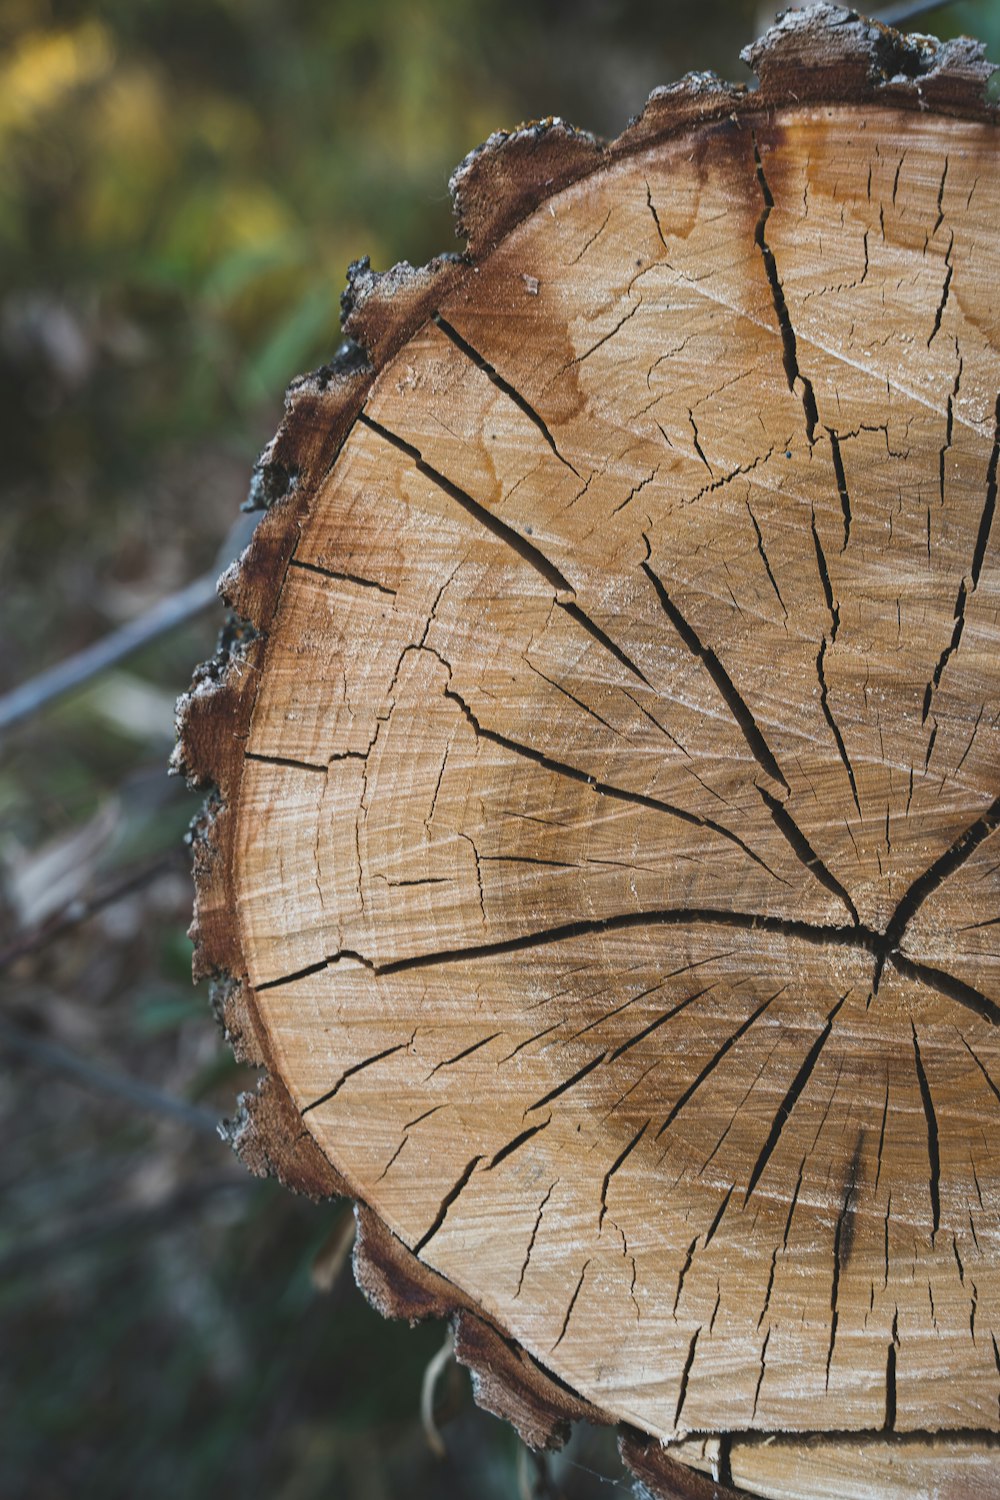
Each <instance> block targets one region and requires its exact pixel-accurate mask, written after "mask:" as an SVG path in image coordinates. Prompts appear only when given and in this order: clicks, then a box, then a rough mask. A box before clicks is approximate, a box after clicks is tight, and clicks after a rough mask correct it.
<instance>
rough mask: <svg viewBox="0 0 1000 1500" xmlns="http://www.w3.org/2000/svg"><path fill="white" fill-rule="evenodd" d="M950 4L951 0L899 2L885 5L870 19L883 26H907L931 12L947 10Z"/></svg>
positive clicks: (910, 0)
mask: <svg viewBox="0 0 1000 1500" xmlns="http://www.w3.org/2000/svg"><path fill="white" fill-rule="evenodd" d="M951 4H952V0H900V3H899V4H898V5H886V6H883V7H882V9H881V10H877V11H875V13H874V15H873V17H872V19H873V20H875V21H881V22H882V24H883V25H884V26H908V25H909V24H910V22H911V21H919V19H920V17H921V16H926V15H930V13H931V11H935V10H947V9H948V8H949V6H950V5H951Z"/></svg>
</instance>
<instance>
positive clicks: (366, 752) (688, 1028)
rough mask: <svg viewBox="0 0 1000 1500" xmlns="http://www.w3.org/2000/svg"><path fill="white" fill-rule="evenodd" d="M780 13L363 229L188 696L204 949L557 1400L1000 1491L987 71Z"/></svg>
mask: <svg viewBox="0 0 1000 1500" xmlns="http://www.w3.org/2000/svg"><path fill="white" fill-rule="evenodd" d="M748 60H749V61H750V62H751V63H752V64H753V66H754V68H755V69H756V71H757V74H758V76H759V79H760V88H759V90H758V91H755V92H746V91H744V90H742V89H738V88H729V87H726V86H724V85H722V84H720V83H719V82H718V81H717V80H715V79H714V78H712V77H710V76H707V75H699V76H695V77H692V78H689V79H687V80H685V81H684V82H683V83H682V84H680V85H678V86H676V87H673V88H670V89H662V90H658V91H657V92H656V93H654V95H653V96H652V98H651V99H650V101H649V103H648V105H647V107H646V109H645V111H644V112H643V114H642V115H641V116H640V117H639V118H638V119H637V120H636V121H635V122H633V123H632V124H631V125H630V126H629V128H628V129H627V130H626V131H625V132H624V134H623V135H622V136H620V137H619V138H618V140H616V141H614V142H612V143H611V144H609V145H604V144H602V143H600V142H598V141H596V140H594V139H593V138H591V137H589V136H586V135H583V134H581V133H579V132H576V131H572V130H570V129H569V128H568V127H566V126H564V125H563V124H562V123H561V122H560V121H546V122H544V123H542V124H538V125H532V126H528V127H523V128H522V129H521V130H519V131H516V132H514V133H513V134H510V135H498V136H494V137H493V138H491V140H490V141H489V142H487V144H486V146H485V147H483V148H482V149H481V151H480V152H478V153H474V154H473V155H472V156H471V157H470V158H468V159H467V161H466V162H464V163H463V164H462V166H461V167H460V168H459V170H458V172H457V173H456V174H455V177H454V179H453V191H454V193H455V198H456V208H457V215H458V220H459V224H460V227H461V230H462V232H463V233H464V234H465V235H466V237H467V240H468V252H467V254H466V255H465V256H464V257H462V258H461V259H447V258H446V259H443V260H441V261H438V262H435V263H432V264H431V265H430V266H428V267H426V268H425V269H423V270H421V271H413V270H412V269H411V268H409V267H408V266H402V267H397V268H396V269H395V270H394V271H392V272H389V273H386V274H385V275H377V274H375V273H373V272H371V271H370V269H369V268H368V267H367V265H366V264H360V265H356V266H354V267H352V269H351V276H350V285H349V290H348V293H347V294H346V297H345V311H346V323H345V327H346V331H347V333H348V335H349V336H350V338H351V340H352V341H353V342H352V344H351V345H350V346H349V348H348V350H347V352H346V353H345V354H343V355H342V356H341V357H340V359H339V360H338V361H335V362H334V364H333V365H332V366H330V367H328V368H326V369H324V370H322V371H320V372H318V373H317V374H316V375H314V376H311V377H309V378H307V379H305V380H302V381H299V382H297V383H296V384H295V385H294V386H293V387H292V389H291V391H290V393H289V398H288V411H287V416H286V419H285V422H284V424H283V426H282V428H281V429H280V431H279V433H278V435H277V437H276V438H275V440H274V442H273V444H272V445H271V447H270V448H269V449H268V450H267V452H266V453H265V455H264V458H263V459H262V461H261V464H260V466H259V469H258V478H257V490H258V494H259V496H260V497H261V499H262V501H263V502H264V503H265V504H266V505H267V506H268V513H267V515H266V516H265V517H264V518H263V520H262V521H261V523H260V525H259V527H258V530H257V532H256V534H255V536H254V539H253V541H252V543H251V545H250V547H249V548H248V550H247V552H246V553H245V555H244V557H243V559H242V561H241V563H240V564H239V566H238V567H237V568H235V569H234V570H233V571H231V572H230V573H229V574H228V575H227V576H226V578H225V579H224V580H223V585H222V587H223V593H224V596H225V598H226V600H227V602H228V603H229V604H230V606H231V608H232V610H233V611H234V617H235V619H236V621H237V622H238V623H237V624H236V625H234V627H233V628H232V630H231V631H230V635H229V637H228V638H227V641H226V643H225V646H224V649H223V652H222V654H221V655H220V658H219V659H218V660H217V661H216V662H214V663H211V664H209V665H208V666H207V667H206V668H203V669H202V671H201V673H200V675H199V676H198V677H197V678H196V682H195V685H194V687H193V689H192V691H191V693H190V695H189V696H188V698H187V699H186V700H185V701H184V702H183V704H182V706H181V714H180V729H181V737H180V745H179V751H178V765H179V766H180V767H181V768H183V769H184V770H185V771H186V773H187V774H188V775H189V776H190V777H191V779H192V780H193V781H194V782H195V783H198V784H202V785H209V786H210V787H212V788H213V791H212V795H211V796H210V799H209V804H208V807H207V809H206V812H205V814H204V816H203V818H202V820H201V822H200V824H199V827H198V829H197V830H196V837H195V867H196V879H197V893H198V894H197V909H196V917H195V924H194V928H193V935H194V937H195V941H196V972H198V973H200V974H214V975H216V976H224V978H223V983H222V986H221V991H220V994H221V1002H220V1003H221V1006H222V1009H223V1013H224V1016H225V1020H226V1025H227V1027H228V1028H229V1030H230V1032H231V1033H232V1035H233V1036H234V1039H235V1042H236V1045H237V1048H238V1052H239V1055H240V1056H241V1057H242V1058H244V1059H245V1060H247V1061H250V1062H252V1063H254V1064H256V1065H258V1066H260V1067H261V1068H262V1069H264V1070H265V1074H264V1082H263V1084H262V1089H261V1092H260V1093H259V1095H257V1096H255V1097H254V1098H252V1099H251V1100H249V1101H247V1103H246V1106H245V1109H244V1112H243V1114H242V1116H241V1119H240V1121H239V1122H238V1125H237V1127H236V1128H235V1131H234V1134H235V1136H236V1139H237V1144H238V1145H239V1147H240V1149H241V1150H242V1152H243V1154H244V1157H245V1159H246V1160H247V1162H248V1164H249V1165H250V1166H251V1167H253V1168H254V1169H256V1170H266V1169H271V1170H274V1171H276V1172H277V1173H278V1175H279V1176H280V1177H281V1178H282V1179H283V1180H284V1181H285V1182H286V1183H288V1184H289V1185H290V1186H291V1187H294V1188H297V1189H299V1190H301V1191H305V1192H309V1193H313V1194H328V1193H337V1192H347V1193H350V1194H351V1195H353V1196H354V1197H355V1198H356V1199H357V1200H358V1203H359V1205H360V1207H359V1215H360V1223H361V1228H362V1232H361V1234H360V1237H359V1241H358V1248H357V1251H356V1270H357V1275H358V1280H359V1282H360V1284H361V1285H362V1287H363V1288H364V1289H365V1290H366V1291H367V1293H368V1294H369V1296H371V1297H372V1299H373V1300H374V1301H375V1303H376V1305H377V1306H379V1307H381V1308H382V1309H383V1311H385V1312H387V1313H390V1314H392V1315H396V1316H400V1315H402V1316H410V1317H413V1318H417V1317H424V1316H445V1315H451V1316H453V1317H455V1318H456V1319H457V1324H458V1336H457V1347H458V1354H459V1357H460V1358H461V1359H462V1360H463V1362H465V1363H467V1364H469V1365H470V1367H471V1368H472V1369H473V1371H474V1372H475V1374H476V1380H477V1386H478V1390H479V1392H480V1397H481V1399H482V1400H483V1401H484V1404H486V1405H487V1406H489V1408H490V1409H491V1410H494V1411H498V1412H500V1413H501V1414H502V1415H504V1416H506V1417H508V1418H509V1419H510V1420H511V1421H513V1422H514V1423H515V1425H516V1426H517V1427H518V1428H519V1430H520V1431H521V1432H522V1434H523V1435H524V1436H525V1438H526V1439H527V1440H528V1441H529V1442H531V1443H533V1444H535V1445H543V1444H546V1443H555V1442H558V1441H560V1440H561V1439H562V1437H564V1436H565V1432H566V1430H567V1423H568V1422H569V1421H572V1420H574V1419H576V1418H579V1417H588V1418H589V1419H590V1420H596V1421H605V1422H609V1423H620V1424H623V1427H622V1432H623V1438H622V1445H623V1452H624V1454H625V1456H626V1459H627V1461H628V1462H629V1463H630V1464H631V1465H632V1467H633V1469H634V1470H635V1472H636V1473H638V1474H639V1475H641V1477H642V1478H643V1480H644V1482H645V1483H646V1484H647V1485H648V1486H649V1487H650V1488H651V1489H653V1490H654V1491H658V1492H659V1493H661V1494H664V1495H666V1494H675V1493H676V1494H681V1493H684V1494H691V1495H698V1494H709V1493H712V1494H721V1493H723V1490H724V1488H725V1487H726V1486H728V1485H730V1484H736V1485H739V1486H742V1487H745V1489H746V1490H747V1491H749V1492H753V1493H758V1494H767V1495H782V1496H786V1495H787V1496H793V1495H794V1496H805V1495H818V1494H822V1495H824V1496H841V1497H845V1496H859V1495H869V1494H892V1495H899V1496H902V1495H920V1494H925V1493H927V1492H928V1491H930V1490H932V1489H934V1490H935V1492H937V1493H941V1494H945V1493H947V1494H952V1495H959V1494H962V1495H966V1494H968V1495H972V1494H980V1493H982V1494H986V1493H992V1492H993V1491H992V1490H990V1489H989V1483H990V1481H989V1479H988V1477H986V1476H988V1475H989V1474H990V1473H991V1472H992V1471H991V1465H992V1463H993V1456H994V1447H995V1442H996V1434H997V1432H998V1430H1000V1350H998V1337H997V1329H998V1327H1000V1282H998V1269H1000V1237H998V1231H1000V1223H998V1205H1000V1171H998V1163H997V1162H996V1161H995V1160H994V1157H993V1152H992V1147H991V1144H990V1142H991V1140H992V1138H993V1135H994V1133H995V1131H996V1128H997V1124H998V1123H1000V1029H998V1022H1000V950H998V948H997V946H996V942H995V939H994V937H993V936H992V934H993V933H994V932H995V931H996V924H997V922H1000V916H998V914H997V913H998V896H1000V875H998V871H1000V776H998V772H997V765H998V753H1000V665H998V662H1000V656H998V646H1000V567H998V562H1000V559H998V547H997V537H996V533H997V526H996V525H995V510H996V500H997V484H998V472H997V471H998V454H1000V394H998V393H1000V326H998V313H997V302H996V292H995V288H996V286H997V284H998V280H1000V250H998V243H997V226H998V223H1000V170H998V165H997V117H996V114H995V112H994V110H993V109H992V107H991V106H990V105H989V104H988V103H987V99H986V92H985V83H986V79H987V77H988V75H989V71H990V69H989V67H988V66H987V65H986V64H985V63H984V62H983V60H982V49H981V48H980V47H979V46H978V44H975V43H972V42H967V41H961V42H955V43H949V44H948V45H947V46H942V45H941V44H940V43H937V42H935V41H933V40H932V39H929V38H924V37H909V38H907V37H903V36H900V35H898V34H896V33H894V32H891V31H888V30H886V29H885V28H882V27H878V26H875V25H873V24H872V23H869V22H866V21H864V20H862V19H859V18H858V17H857V16H856V15H854V13H852V12H848V11H844V10H839V9H835V8H832V7H828V6H820V7H817V8H815V9H813V10H811V11H806V12H793V13H790V14H789V15H787V16H786V17H785V18H784V19H783V20H782V21H781V22H780V23H779V24H778V25H777V27H776V28H774V29H773V30H772V31H771V32H769V33H768V35H767V36H766V37H765V38H764V39H763V40H762V41H761V42H760V43H758V44H757V45H756V46H754V47H752V48H750V49H749V51H748ZM699 1470H701V1471H703V1472H702V1473H701V1474H699ZM706 1472H707V1476H708V1477H706ZM977 1486H978V1488H977ZM984 1486H985V1487H984Z"/></svg>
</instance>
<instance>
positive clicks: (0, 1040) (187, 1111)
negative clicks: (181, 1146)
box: [0, 1018, 219, 1141]
mask: <svg viewBox="0 0 1000 1500" xmlns="http://www.w3.org/2000/svg"><path fill="white" fill-rule="evenodd" d="M0 1051H5V1052H8V1053H11V1054H13V1056H15V1057H19V1058H21V1059H22V1060H23V1061H24V1062H27V1063H30V1064H32V1065H33V1066H35V1067H39V1068H43V1069H44V1070H45V1071H46V1072H49V1073H60V1074H62V1075H63V1077H65V1078H69V1079H70V1080H71V1081H72V1082H74V1083H78V1084H79V1085H80V1086H81V1087H82V1088H86V1089H91V1090H93V1091H94V1092H96V1093H99V1094H105V1095H107V1096H109V1097H110V1098H113V1099H121V1100H122V1101H123V1102H124V1103H126V1104H130V1105H132V1106H133V1108H135V1109H142V1110H146V1111H147V1112H148V1113H150V1114H156V1115H161V1116H162V1117H163V1118H164V1119H168V1120H172V1121H174V1123H175V1124H178V1125H186V1126H187V1127H188V1128H189V1129H191V1130H196V1131H197V1132H198V1133H199V1134H200V1135H205V1136H211V1137H212V1138H213V1140H216V1141H217V1140H218V1139H219V1126H218V1121H217V1120H216V1118H215V1116H214V1115H213V1114H212V1113H211V1112H210V1111H209V1110H207V1109H202V1108H200V1106H199V1105H197V1104H189V1103H188V1102H187V1100H185V1099H175V1098H174V1097H173V1096H172V1095H171V1094H164V1093H163V1092H162V1091H161V1090H160V1089H154V1088H151V1087H150V1086H149V1084H146V1083H140V1082H139V1081H138V1079H135V1078H130V1077H128V1075H127V1074H125V1073H118V1072H115V1071H113V1070H112V1069H111V1068H105V1067H103V1066H102V1064H100V1063H95V1062H91V1061H90V1059H89V1058H85V1057H80V1056H79V1055H78V1054H77V1053H75V1052H71V1051H70V1050H69V1048H68V1047H63V1046H61V1045H60V1044H59V1043H58V1042H49V1041H45V1040H44V1039H43V1038H41V1037H36V1036H32V1035H31V1034H30V1033H29V1032H27V1031H24V1030H23V1029H22V1028H21V1027H20V1026H17V1025H15V1024H14V1022H12V1021H9V1020H7V1019H6V1018H0Z"/></svg>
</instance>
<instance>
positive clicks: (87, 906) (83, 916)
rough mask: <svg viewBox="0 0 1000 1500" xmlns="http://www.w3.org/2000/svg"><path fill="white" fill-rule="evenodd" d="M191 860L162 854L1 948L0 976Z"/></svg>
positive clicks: (177, 851) (173, 853)
mask: <svg viewBox="0 0 1000 1500" xmlns="http://www.w3.org/2000/svg"><path fill="white" fill-rule="evenodd" d="M187 863H188V861H187V857H186V855H185V853H184V851H183V850H182V849H172V850H171V851H170V852H169V853H168V854H162V855H160V856H159V857H158V858H157V859H154V860H152V861H151V862H149V863H148V864H144V865H143V866H142V867H141V868H140V869H138V870H136V869H131V870H128V871H126V872H125V873H124V874H123V875H121V876H119V878H118V879H117V880H116V881H114V882H112V883H111V884H110V885H107V886H105V888H104V889H103V890H101V891H98V892H97V893H96V894H95V895H94V896H91V897H90V899H89V900H87V901H71V902H70V904H69V905H68V906H65V907H63V908H62V910H61V911H58V912H55V913H54V914H53V915H52V916H51V917H48V918H47V919H46V920H45V921H44V922H41V923H39V924H38V926H36V927H30V928H28V930H27V931H26V932H22V933H19V934H18V935H17V936H16V937H15V938H13V939H12V940H11V942H9V943H8V944H7V946H6V947H5V948H0V973H3V971H4V969H8V968H9V967H10V966H11V964H13V963H15V962H16V961H17V960H18V959H19V958H24V957H25V956H26V955H27V954H29V953H35V952H37V950H38V949H39V948H44V947H46V946H47V945H48V944H49V943H51V942H54V941H55V940H56V939H57V938H60V937H62V936H63V934H64V933H66V932H71V931H72V930H73V928H74V927H79V926H80V924H81V923H82V922H86V921H89V919H90V918H91V917H93V916H95V915H96V914H97V913H98V912H99V911H102V910H103V909H104V908H105V907H106V906H113V905H114V903H115V902H116V901H121V900H123V899H124V898H125V897H126V896H131V895H132V894H133V893H134V892H135V891H139V890H141V889H142V888H143V886H146V885H148V884H149V883H150V881H153V880H155V879H156V878H157V876H159V875H162V874H163V873H164V872H165V871H166V870H169V869H170V867H171V866H172V865H176V866H177V867H178V869H181V868H186V867H187Z"/></svg>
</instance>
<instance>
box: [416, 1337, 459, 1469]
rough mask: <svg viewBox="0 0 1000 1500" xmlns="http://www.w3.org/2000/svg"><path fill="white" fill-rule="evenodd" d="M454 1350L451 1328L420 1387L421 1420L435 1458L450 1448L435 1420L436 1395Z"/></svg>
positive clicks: (441, 1456) (425, 1373) (440, 1456)
mask: <svg viewBox="0 0 1000 1500" xmlns="http://www.w3.org/2000/svg"><path fill="white" fill-rule="evenodd" d="M454 1351H455V1344H454V1340H453V1338H452V1333H451V1329H450V1328H449V1329H448V1332H447V1333H446V1335H445V1340H444V1343H443V1344H442V1345H441V1348H440V1349H439V1350H438V1352H437V1353H436V1354H435V1356H434V1358H433V1359H432V1360H431V1362H430V1364H429V1365H428V1366H427V1368H426V1370H425V1371H424V1379H423V1384H422V1385H421V1388H420V1420H421V1421H422V1422H423V1424H424V1433H425V1434H426V1437H427V1446H428V1448H429V1449H430V1450H431V1452H432V1453H433V1454H434V1456H435V1458H445V1457H446V1455H447V1451H448V1450H447V1449H446V1448H445V1445H444V1439H443V1438H442V1436H441V1433H440V1430H439V1429H438V1425H437V1423H436V1422H435V1420H434V1397H435V1396H436V1394H437V1387H438V1381H439V1380H440V1379H441V1376H442V1375H443V1373H444V1371H445V1370H446V1369H447V1367H448V1365H449V1364H450V1362H451V1360H452V1359H453V1358H454Z"/></svg>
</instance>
